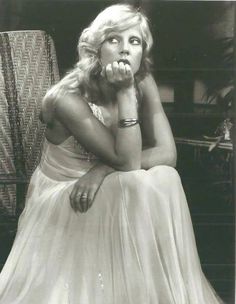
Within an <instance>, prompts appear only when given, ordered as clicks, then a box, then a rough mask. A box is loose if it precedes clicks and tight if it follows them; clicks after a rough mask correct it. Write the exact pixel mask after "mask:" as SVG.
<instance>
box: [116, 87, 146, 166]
mask: <svg viewBox="0 0 236 304" xmlns="http://www.w3.org/2000/svg"><path fill="white" fill-rule="evenodd" d="M117 99H118V120H119V121H120V120H122V119H130V118H134V119H138V113H137V100H136V95H135V90H134V88H133V87H132V88H129V89H124V90H120V91H119V92H118V94H117ZM118 124H119V123H118ZM141 147H142V137H141V131H140V126H139V124H138V123H137V124H135V125H133V126H130V127H124V128H121V127H119V126H118V128H117V133H116V152H117V154H119V155H120V156H121V157H123V158H124V159H125V164H124V166H123V167H121V170H124V171H129V170H135V169H140V167H141Z"/></svg>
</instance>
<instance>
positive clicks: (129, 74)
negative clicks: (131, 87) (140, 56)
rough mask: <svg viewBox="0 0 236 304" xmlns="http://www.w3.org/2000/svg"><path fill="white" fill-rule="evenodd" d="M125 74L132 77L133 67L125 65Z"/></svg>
mask: <svg viewBox="0 0 236 304" xmlns="http://www.w3.org/2000/svg"><path fill="white" fill-rule="evenodd" d="M125 72H126V75H127V76H132V70H131V66H130V65H129V64H127V63H126V64H125Z"/></svg>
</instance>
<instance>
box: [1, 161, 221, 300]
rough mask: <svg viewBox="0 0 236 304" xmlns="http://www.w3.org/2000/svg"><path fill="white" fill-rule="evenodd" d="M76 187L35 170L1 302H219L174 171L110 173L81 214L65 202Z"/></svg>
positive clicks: (159, 168)
mask: <svg viewBox="0 0 236 304" xmlns="http://www.w3.org/2000/svg"><path fill="white" fill-rule="evenodd" d="M76 181H77V179H71V180H68V181H58V180H54V179H53V178H50V177H48V176H47V175H46V174H45V173H43V172H42V170H41V169H40V167H38V168H37V169H36V171H35V172H34V174H33V176H32V179H31V183H30V186H29V190H28V194H27V200H26V207H25V209H24V211H23V213H22V215H21V217H20V220H19V225H18V231H17V235H16V239H15V242H14V245H13V248H12V251H11V253H10V255H9V257H8V260H7V262H6V264H5V267H4V268H3V271H2V273H1V275H0V303H1V304H218V303H222V302H221V300H220V299H219V298H218V297H217V295H216V294H215V292H214V290H213V289H212V287H211V286H210V284H209V283H208V281H207V280H206V278H205V276H204V274H203V273H202V270H201V266H200V262H199V257H198V253H197V248H196V244H195V238H194V234H193V229H192V223H191V218H190V214H189V209H188V205H187V202H186V198H185V194H184V191H183V188H182V184H181V180H180V177H179V175H178V173H177V171H176V170H175V169H173V168H171V167H168V166H157V167H154V168H152V169H150V170H148V171H146V170H136V171H131V172H114V173H112V174H110V175H108V176H107V177H106V178H105V180H104V182H103V184H102V186H101V187H100V189H99V191H98V192H97V195H96V199H95V201H94V203H93V205H92V207H91V208H90V209H89V210H88V212H86V213H79V212H77V213H75V212H74V211H73V209H72V208H71V206H70V200H69V195H70V193H71V191H72V189H73V186H74V184H75V182H76Z"/></svg>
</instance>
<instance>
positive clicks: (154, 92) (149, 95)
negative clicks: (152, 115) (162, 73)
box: [138, 74, 160, 103]
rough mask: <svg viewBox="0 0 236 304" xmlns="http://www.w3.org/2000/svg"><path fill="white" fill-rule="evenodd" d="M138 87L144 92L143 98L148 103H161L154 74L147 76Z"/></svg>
mask: <svg viewBox="0 0 236 304" xmlns="http://www.w3.org/2000/svg"><path fill="white" fill-rule="evenodd" d="M138 86H139V89H140V90H141V92H142V96H143V98H144V99H145V100H146V101H147V102H152V101H155V102H158V103H159V102H160V95H159V91H158V87H157V84H156V81H155V79H154V77H153V75H152V74H148V75H146V76H145V78H144V79H143V80H142V81H140V82H139V84H138Z"/></svg>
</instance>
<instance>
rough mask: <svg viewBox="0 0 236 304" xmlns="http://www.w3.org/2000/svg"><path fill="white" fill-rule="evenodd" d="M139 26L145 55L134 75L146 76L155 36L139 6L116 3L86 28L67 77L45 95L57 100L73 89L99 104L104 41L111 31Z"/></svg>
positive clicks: (137, 76)
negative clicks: (74, 61) (73, 64)
mask: <svg viewBox="0 0 236 304" xmlns="http://www.w3.org/2000/svg"><path fill="white" fill-rule="evenodd" d="M136 25H139V26H140V32H141V36H142V42H143V56H142V61H141V65H140V69H139V71H138V72H137V73H136V75H135V78H136V79H138V80H141V79H142V78H144V76H145V75H146V74H147V73H148V72H150V67H151V63H152V61H151V58H150V49H151V47H152V44H153V38H152V34H151V32H150V29H149V25H148V19H147V17H146V16H145V15H144V13H142V12H141V11H140V9H135V8H134V7H133V6H131V5H128V4H115V5H112V6H109V7H107V8H106V9H104V10H103V11H102V12H101V13H99V14H98V16H97V17H96V18H95V19H94V21H93V22H92V23H91V24H90V25H89V27H87V28H85V29H84V30H83V32H82V34H81V36H80V38H79V42H78V54H79V61H78V62H77V63H76V65H75V66H74V68H73V69H72V70H71V71H69V72H68V73H67V75H66V76H65V77H64V78H62V79H61V80H60V81H59V82H58V83H57V84H56V85H55V86H54V87H52V88H51V89H50V90H49V92H48V93H47V94H46V96H45V97H47V96H51V97H52V96H53V98H54V99H56V97H58V96H61V95H64V94H66V93H68V92H70V93H77V94H79V95H81V96H85V97H86V98H88V99H89V100H90V101H91V102H94V103H96V99H97V98H99V97H100V90H99V87H98V77H99V75H100V72H101V69H102V67H101V63H100V48H101V45H102V43H103V42H104V41H105V39H106V37H107V35H108V34H109V33H110V32H111V31H117V32H120V31H123V30H126V29H128V28H130V27H132V26H136Z"/></svg>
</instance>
